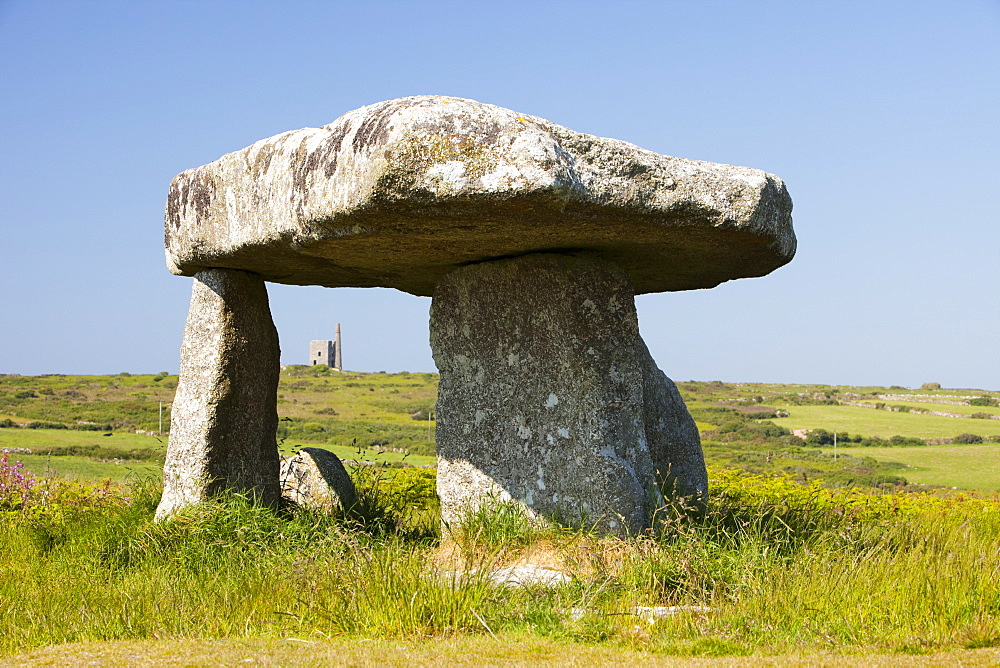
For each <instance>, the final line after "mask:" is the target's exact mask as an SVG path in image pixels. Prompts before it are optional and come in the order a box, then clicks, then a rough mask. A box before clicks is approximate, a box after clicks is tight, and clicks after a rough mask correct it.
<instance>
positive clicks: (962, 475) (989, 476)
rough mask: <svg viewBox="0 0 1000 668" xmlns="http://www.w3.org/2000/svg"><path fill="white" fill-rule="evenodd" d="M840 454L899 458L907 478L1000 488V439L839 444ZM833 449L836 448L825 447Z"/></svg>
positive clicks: (930, 483) (928, 481)
mask: <svg viewBox="0 0 1000 668" xmlns="http://www.w3.org/2000/svg"><path fill="white" fill-rule="evenodd" d="M837 450H838V452H839V453H840V454H843V455H850V456H854V457H865V456H867V457H874V458H875V459H876V460H878V461H882V462H898V463H900V464H906V465H907V466H908V467H910V468H907V469H906V470H905V471H901V472H900V473H902V474H903V475H904V476H905V477H906V479H907V480H909V481H911V482H916V483H922V484H925V485H946V486H948V487H958V488H959V489H981V490H992V491H998V490H1000V443H989V444H984V445H927V446H923V447H912V448H838V449H837ZM823 451H824V452H827V453H832V452H833V449H832V448H824V449H823Z"/></svg>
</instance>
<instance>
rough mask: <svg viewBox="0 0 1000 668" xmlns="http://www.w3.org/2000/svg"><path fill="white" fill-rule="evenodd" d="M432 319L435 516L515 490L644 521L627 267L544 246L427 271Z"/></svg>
mask: <svg viewBox="0 0 1000 668" xmlns="http://www.w3.org/2000/svg"><path fill="white" fill-rule="evenodd" d="M430 331H431V347H432V349H433V352H434V361H435V362H436V363H437V367H438V369H439V370H440V372H441V383H440V387H439V390H438V402H437V449H438V494H439V496H440V497H441V506H442V516H443V520H444V521H445V523H458V522H460V521H461V519H462V517H463V515H464V513H465V512H467V511H468V510H469V509H471V508H474V507H476V506H478V505H480V504H482V503H489V502H491V501H493V500H496V501H505V500H514V501H516V502H518V503H520V504H522V505H523V507H524V508H525V510H526V513H527V514H528V515H529V516H537V515H541V516H545V517H550V518H555V519H558V520H560V521H562V522H563V523H566V524H585V525H595V526H597V527H598V528H599V529H601V530H604V531H609V532H612V533H631V532H637V531H641V530H642V529H644V528H645V527H646V526H648V519H649V511H650V510H651V508H650V502H651V501H652V502H657V501H658V497H659V495H658V492H657V489H656V481H655V474H654V471H653V464H652V461H651V459H650V456H649V451H648V449H647V445H646V428H645V422H644V415H643V378H642V371H641V369H640V367H639V364H638V362H637V361H636V341H637V340H638V336H639V334H638V323H637V320H636V313H635V305H634V301H633V293H632V284H631V282H630V281H629V279H628V277H627V275H626V274H625V272H624V271H622V270H621V269H620V268H619V267H618V266H617V265H615V264H613V263H609V262H607V261H604V260H599V259H596V258H593V257H587V256H581V257H571V256H567V255H555V254H534V255H527V256H523V257H518V258H513V259H504V260H495V261H492V262H484V263H481V264H475V265H470V266H468V267H464V268H461V269H458V270H456V271H453V272H452V273H450V274H448V275H447V276H445V277H444V278H443V279H442V280H441V281H440V282H439V283H438V286H437V290H436V291H435V293H434V299H433V302H432V305H431V323H430Z"/></svg>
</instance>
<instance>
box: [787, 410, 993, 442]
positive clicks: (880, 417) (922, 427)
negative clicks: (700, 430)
mask: <svg viewBox="0 0 1000 668" xmlns="http://www.w3.org/2000/svg"><path fill="white" fill-rule="evenodd" d="M956 408H957V407H956ZM787 410H788V417H787V418H779V419H775V420H774V423H775V424H777V425H780V426H782V427H786V428H788V429H826V430H828V431H838V432H841V431H846V432H849V433H850V434H852V435H853V434H859V435H862V436H880V437H882V438H889V437H890V436H894V435H897V434H898V435H899V436H913V437H915V438H924V439H933V438H952V437H955V436H958V435H959V434H977V435H979V436H1000V420H977V419H972V418H951V417H941V416H939V415H922V414H917V413H897V412H894V411H884V410H881V411H880V410H875V409H873V408H860V407H857V406H788V407H787Z"/></svg>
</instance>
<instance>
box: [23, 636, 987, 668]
mask: <svg viewBox="0 0 1000 668" xmlns="http://www.w3.org/2000/svg"><path fill="white" fill-rule="evenodd" d="M998 661H1000V649H977V650H955V651H951V652H942V653H937V654H925V655H912V654H896V655H890V654H866V655H858V654H855V655H838V654H832V653H822V654H812V655H801V654H798V655H782V656H763V655H755V656H740V657H715V658H694V657H675V656H666V655H663V654H653V653H650V652H644V651H640V650H635V649H631V648H628V647H622V646H590V645H583V644H574V643H565V642H558V641H552V640H545V639H525V638H522V637H516V636H513V637H512V636H500V637H499V638H498V639H493V638H489V637H476V636H460V637H455V638H449V639H435V640H368V639H364V638H358V639H335V640H320V641H315V640H307V639H294V638H284V639H280V640H271V639H240V640H188V639H183V640H143V641H117V642H89V643H70V644H66V645H55V646H51V647H44V648H42V649H38V650H35V651H33V652H28V653H26V654H19V655H17V656H12V657H7V659H5V660H4V663H5V664H6V665H16V666H49V665H74V664H75V665H89V666H208V665H227V666H233V665H262V666H316V665H320V666H341V665H351V666H441V665H451V666H468V665H501V664H502V665H505V666H533V665H558V666H595V665H604V666H607V665H639V666H654V665H655V666H748V665H754V666H866V667H879V666H995V665H997V662H998Z"/></svg>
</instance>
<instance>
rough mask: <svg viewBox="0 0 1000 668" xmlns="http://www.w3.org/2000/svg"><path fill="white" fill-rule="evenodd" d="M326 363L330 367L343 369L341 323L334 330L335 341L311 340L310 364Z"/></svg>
mask: <svg viewBox="0 0 1000 668" xmlns="http://www.w3.org/2000/svg"><path fill="white" fill-rule="evenodd" d="M317 364H325V365H327V366H328V367H331V368H333V369H336V370H338V371H340V370H342V369H343V368H344V367H343V366H342V362H341V355H340V323H339V322H338V323H337V328H336V330H335V332H334V340H333V341H310V342H309V366H315V365H317Z"/></svg>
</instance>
